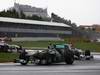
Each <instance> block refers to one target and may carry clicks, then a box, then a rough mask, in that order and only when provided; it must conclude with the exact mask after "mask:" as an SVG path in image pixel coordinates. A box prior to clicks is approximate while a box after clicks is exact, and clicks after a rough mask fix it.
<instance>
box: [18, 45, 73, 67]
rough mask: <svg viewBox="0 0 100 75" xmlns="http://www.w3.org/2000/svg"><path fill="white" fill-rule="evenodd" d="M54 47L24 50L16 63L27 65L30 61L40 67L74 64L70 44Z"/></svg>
mask: <svg viewBox="0 0 100 75" xmlns="http://www.w3.org/2000/svg"><path fill="white" fill-rule="evenodd" d="M52 46H53V48H52V49H43V50H31V51H29V50H23V52H21V53H20V55H19V59H18V60H17V61H16V62H19V63H20V64H21V65H27V63H28V62H29V61H31V63H34V64H38V65H49V64H53V63H59V62H65V63H66V64H73V62H74V53H73V51H72V50H71V48H70V45H69V44H53V45H52Z"/></svg>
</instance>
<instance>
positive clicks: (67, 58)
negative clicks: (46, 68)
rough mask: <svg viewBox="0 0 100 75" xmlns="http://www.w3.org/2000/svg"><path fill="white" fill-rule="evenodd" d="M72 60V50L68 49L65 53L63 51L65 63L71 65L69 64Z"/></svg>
mask: <svg viewBox="0 0 100 75" xmlns="http://www.w3.org/2000/svg"><path fill="white" fill-rule="evenodd" d="M73 62H74V54H73V51H70V50H68V51H66V53H65V63H66V64H69V65H71V64H73Z"/></svg>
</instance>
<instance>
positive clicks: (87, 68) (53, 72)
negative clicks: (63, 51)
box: [0, 55, 100, 75]
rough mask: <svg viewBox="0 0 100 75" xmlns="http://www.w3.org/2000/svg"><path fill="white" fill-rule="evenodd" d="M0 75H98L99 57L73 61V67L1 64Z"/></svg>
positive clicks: (59, 64)
mask: <svg viewBox="0 0 100 75" xmlns="http://www.w3.org/2000/svg"><path fill="white" fill-rule="evenodd" d="M0 75H100V55H95V58H94V60H90V61H86V60H81V61H75V62H74V64H73V65H66V64H65V63H58V64H53V65H49V66H47V65H44V66H43V65H41V66H40V65H32V64H28V65H27V66H21V65H20V64H18V63H17V64H15V63H1V64H0Z"/></svg>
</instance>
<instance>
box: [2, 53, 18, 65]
mask: <svg viewBox="0 0 100 75" xmlns="http://www.w3.org/2000/svg"><path fill="white" fill-rule="evenodd" d="M17 58H18V53H0V63H3V62H13V61H14V59H17Z"/></svg>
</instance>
